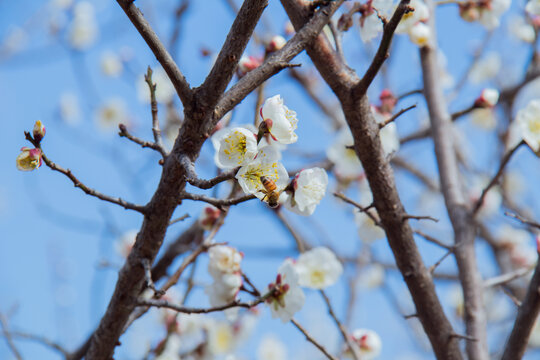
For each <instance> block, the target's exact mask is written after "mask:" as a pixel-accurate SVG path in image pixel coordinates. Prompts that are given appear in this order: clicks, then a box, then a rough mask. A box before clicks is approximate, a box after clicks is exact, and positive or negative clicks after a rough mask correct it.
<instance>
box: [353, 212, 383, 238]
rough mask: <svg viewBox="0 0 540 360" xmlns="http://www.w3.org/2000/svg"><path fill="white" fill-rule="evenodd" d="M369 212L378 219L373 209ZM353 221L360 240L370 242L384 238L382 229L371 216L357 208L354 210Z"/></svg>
mask: <svg viewBox="0 0 540 360" xmlns="http://www.w3.org/2000/svg"><path fill="white" fill-rule="evenodd" d="M370 213H371V214H372V215H373V216H374V217H375V218H376V219H377V220H378V218H379V216H378V215H377V214H376V213H375V212H374V211H370ZM354 222H355V223H356V226H357V227H358V235H359V236H360V240H362V241H363V242H365V243H368V244H370V243H372V242H374V241H375V240H379V239H384V237H385V236H386V235H385V233H384V230H383V229H382V228H381V227H380V226H378V225H377V224H376V223H375V222H374V221H373V219H372V218H371V217H369V216H368V215H366V214H365V213H364V212H362V211H360V210H358V209H355V210H354Z"/></svg>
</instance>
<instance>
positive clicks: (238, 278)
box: [204, 273, 242, 306]
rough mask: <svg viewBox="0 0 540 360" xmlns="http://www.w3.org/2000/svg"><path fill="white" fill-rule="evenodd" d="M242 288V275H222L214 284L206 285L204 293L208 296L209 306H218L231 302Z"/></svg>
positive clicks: (215, 279)
mask: <svg viewBox="0 0 540 360" xmlns="http://www.w3.org/2000/svg"><path fill="white" fill-rule="evenodd" d="M241 286H242V275H241V274H240V273H234V274H227V273H224V274H222V275H221V276H220V277H218V278H214V282H213V283H212V284H211V285H208V286H207V287H206V289H205V290H204V292H205V293H206V295H208V299H209V301H210V305H212V306H220V305H225V304H228V303H230V302H232V301H233V300H234V299H236V295H238V292H239V291H240V287H241Z"/></svg>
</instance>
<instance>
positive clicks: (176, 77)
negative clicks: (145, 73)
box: [117, 0, 193, 107]
mask: <svg viewBox="0 0 540 360" xmlns="http://www.w3.org/2000/svg"><path fill="white" fill-rule="evenodd" d="M117 2H118V4H119V5H120V6H121V7H122V9H123V10H124V12H125V13H126V15H127V16H128V17H129V20H131V22H132V23H133V25H135V28H136V29H137V31H139V33H140V34H141V36H142V38H143V39H144V41H146V44H147V45H148V47H149V48H150V49H151V50H152V52H153V53H154V55H155V56H156V59H157V60H158V61H159V63H160V64H161V66H163V70H165V72H166V73H167V75H168V76H169V79H171V82H172V84H173V86H174V88H175V89H176V93H177V94H178V96H179V97H180V100H182V104H184V106H186V107H189V106H190V105H191V104H190V103H191V100H192V97H193V91H192V90H191V88H190V86H189V84H188V82H187V81H186V78H185V77H184V75H183V74H182V72H181V71H180V69H179V68H178V66H177V65H176V63H175V62H174V60H173V58H172V57H171V55H170V54H169V52H168V51H167V49H166V48H165V46H164V45H163V44H162V43H161V41H160V40H159V38H158V36H157V35H156V33H155V32H154V30H153V29H152V27H151V26H150V24H149V23H148V21H146V19H145V18H144V16H143V14H142V13H141V11H140V10H139V9H138V8H137V6H135V4H134V3H133V0H117Z"/></svg>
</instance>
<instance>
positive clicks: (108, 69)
mask: <svg viewBox="0 0 540 360" xmlns="http://www.w3.org/2000/svg"><path fill="white" fill-rule="evenodd" d="M123 68H124V65H123V63H122V59H121V58H120V56H118V54H116V53H114V52H112V51H105V52H104V53H103V54H101V71H102V72H103V74H105V75H106V76H110V77H118V76H120V74H121V73H122V70H123Z"/></svg>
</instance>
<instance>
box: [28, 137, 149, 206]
mask: <svg viewBox="0 0 540 360" xmlns="http://www.w3.org/2000/svg"><path fill="white" fill-rule="evenodd" d="M24 134H25V137H26V139H27V140H28V141H30V142H31V143H32V145H34V146H35V147H36V148H38V149H40V150H41V157H42V159H43V162H44V163H45V165H47V166H48V167H49V168H50V169H51V170H53V171H58V172H59V173H61V174H64V175H65V176H67V177H68V178H69V180H71V182H73V185H74V186H75V187H77V188H79V189H81V190H82V191H84V192H85V193H86V194H87V195H90V196H93V197H96V198H98V199H100V200H103V201H107V202H110V203H113V204H116V205H120V206H122V207H123V208H124V209H129V210H135V211H138V212H140V213H142V214H144V213H145V211H146V206H143V205H137V204H132V203H130V202H127V201H125V200H122V199H121V198H115V197H112V196H109V195H105V194H102V193H100V192H99V191H97V190H94V189H92V188H90V187H88V186H86V185H85V184H83V183H82V182H80V181H79V179H77V178H76V177H75V175H73V173H72V172H71V170H70V169H64V168H63V167H61V166H59V165H57V164H55V163H54V162H52V161H51V160H50V159H49V158H48V157H47V155H45V153H44V152H43V149H42V148H41V144H40V143H39V142H37V141H35V140H34V139H33V138H32V135H30V133H29V132H26V131H25V132H24Z"/></svg>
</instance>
